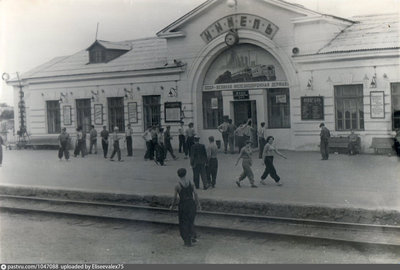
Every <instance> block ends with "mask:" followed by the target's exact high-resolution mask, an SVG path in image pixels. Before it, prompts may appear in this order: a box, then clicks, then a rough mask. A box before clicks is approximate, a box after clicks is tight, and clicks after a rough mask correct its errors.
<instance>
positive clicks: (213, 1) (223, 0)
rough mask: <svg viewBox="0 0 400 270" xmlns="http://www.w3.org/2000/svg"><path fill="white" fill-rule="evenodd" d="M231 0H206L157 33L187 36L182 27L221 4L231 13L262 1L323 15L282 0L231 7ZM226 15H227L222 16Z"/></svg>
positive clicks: (242, 0) (244, 1)
mask: <svg viewBox="0 0 400 270" xmlns="http://www.w3.org/2000/svg"><path fill="white" fill-rule="evenodd" d="M228 2H229V0H208V1H206V2H204V3H203V4H202V5H200V6H198V7H196V8H195V9H193V10H192V11H190V12H189V13H187V14H186V15H184V16H182V17H181V18H179V19H178V20H176V21H175V22H173V23H171V24H170V25H168V26H167V27H165V28H164V29H162V30H161V31H159V32H158V33H157V36H158V37H164V38H171V37H182V36H185V33H184V32H183V31H181V29H182V28H183V27H184V26H185V25H186V24H187V23H188V22H189V21H192V20H193V19H195V18H197V17H198V16H202V15H204V14H205V13H206V12H207V11H208V10H210V9H212V8H215V7H217V6H219V5H225V6H226V7H227V8H230V9H232V12H231V14H230V15H233V14H237V13H241V10H242V9H241V8H242V7H248V6H251V2H261V3H263V2H264V3H266V4H269V5H272V6H275V7H278V8H281V9H284V10H288V11H291V12H294V13H297V14H298V15H299V17H300V16H317V15H321V14H320V13H318V12H315V11H312V10H309V9H307V8H304V7H303V6H300V5H297V4H292V3H288V2H285V1H281V0H236V1H235V7H231V5H230V4H231V3H228ZM221 17H225V16H221Z"/></svg>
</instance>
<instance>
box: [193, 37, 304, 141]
mask: <svg viewBox="0 0 400 270" xmlns="http://www.w3.org/2000/svg"><path fill="white" fill-rule="evenodd" d="M239 36H240V42H239V44H237V45H235V46H233V47H228V46H227V45H226V44H225V43H224V40H223V37H218V38H216V39H215V40H213V41H212V42H210V43H209V44H208V45H207V46H206V47H205V48H204V49H203V50H202V51H201V52H200V55H201V57H198V58H196V60H195V62H194V63H193V64H192V65H191V67H190V70H189V80H190V82H191V83H192V87H191V89H192V100H193V104H197V106H196V105H194V121H195V123H196V124H197V129H198V130H199V133H200V134H201V136H202V137H207V136H210V135H214V136H215V135H216V134H217V135H219V134H218V132H217V131H216V128H217V126H218V124H219V123H221V122H222V119H223V117H224V116H228V117H229V118H231V119H232V120H233V121H234V123H235V124H236V125H238V124H240V123H241V122H243V121H244V120H247V119H249V118H250V119H252V120H253V124H255V125H256V127H257V126H259V124H260V123H261V122H266V123H267V126H268V127H269V128H270V129H271V133H270V134H271V135H273V136H279V137H280V138H282V141H284V142H285V148H291V144H290V142H291V141H292V138H291V137H292V132H291V129H290V128H291V126H292V124H291V121H292V117H291V115H290V112H291V109H290V107H291V102H290V101H291V97H290V92H291V91H293V90H295V89H296V87H297V85H298V84H297V76H296V75H295V70H294V68H293V65H292V62H291V61H290V58H288V57H287V54H286V53H284V52H283V51H282V50H281V49H280V48H279V46H277V45H276V44H275V43H274V42H273V41H271V40H269V39H266V38H265V37H263V36H261V35H258V34H257V33H254V32H252V31H248V30H242V31H239ZM289 89H290V90H289Z"/></svg>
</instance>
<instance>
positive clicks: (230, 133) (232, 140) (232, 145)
mask: <svg viewBox="0 0 400 270" xmlns="http://www.w3.org/2000/svg"><path fill="white" fill-rule="evenodd" d="M235 130H236V127H235V125H234V124H233V123H232V119H228V131H227V132H228V143H229V151H230V153H231V154H234V153H235Z"/></svg>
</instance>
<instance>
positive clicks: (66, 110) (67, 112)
mask: <svg viewBox="0 0 400 270" xmlns="http://www.w3.org/2000/svg"><path fill="white" fill-rule="evenodd" d="M63 120H64V126H70V125H72V119H71V106H63Z"/></svg>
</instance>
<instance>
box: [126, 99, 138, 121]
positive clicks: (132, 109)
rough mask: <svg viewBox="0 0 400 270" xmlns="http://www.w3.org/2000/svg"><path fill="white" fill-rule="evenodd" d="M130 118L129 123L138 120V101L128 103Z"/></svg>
mask: <svg viewBox="0 0 400 270" xmlns="http://www.w3.org/2000/svg"><path fill="white" fill-rule="evenodd" d="M128 119H129V123H133V124H135V123H137V122H138V117H137V103H136V102H129V103H128Z"/></svg>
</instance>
